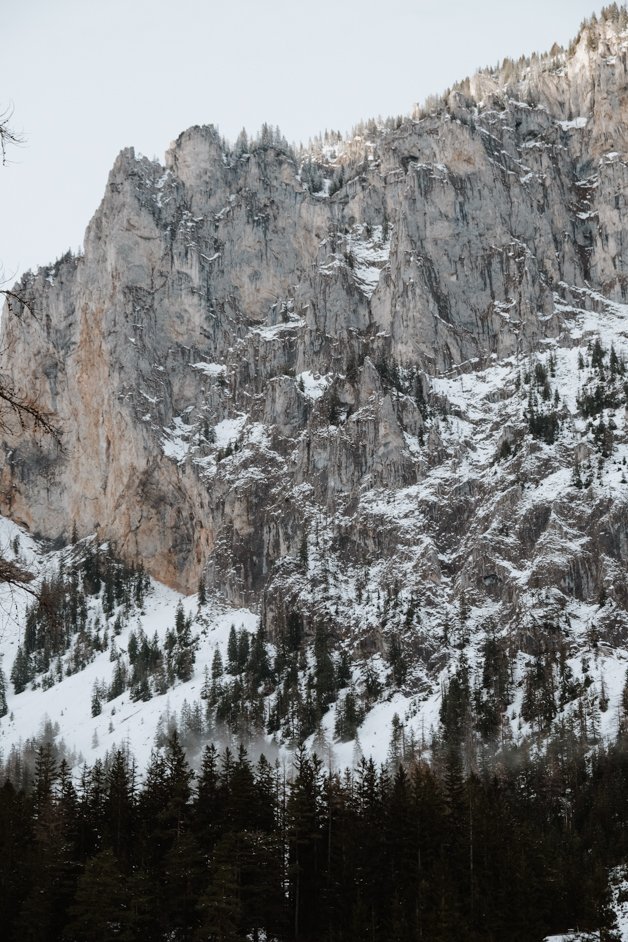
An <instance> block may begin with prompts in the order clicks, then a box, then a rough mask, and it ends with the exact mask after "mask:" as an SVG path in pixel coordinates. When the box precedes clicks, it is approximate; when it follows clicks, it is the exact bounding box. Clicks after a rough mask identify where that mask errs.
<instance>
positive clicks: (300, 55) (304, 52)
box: [0, 0, 602, 280]
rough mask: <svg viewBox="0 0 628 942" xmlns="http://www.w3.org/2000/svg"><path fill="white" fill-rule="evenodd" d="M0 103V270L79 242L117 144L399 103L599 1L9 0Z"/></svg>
mask: <svg viewBox="0 0 628 942" xmlns="http://www.w3.org/2000/svg"><path fill="white" fill-rule="evenodd" d="M3 6H4V9H3V14H2V32H3V35H2V39H3V43H2V46H3V50H2V57H1V59H0V103H2V104H3V105H4V104H9V103H11V104H12V105H13V106H14V109H15V113H14V118H13V124H14V126H15V127H16V128H17V129H18V130H23V132H24V134H25V136H26V145H25V146H24V147H22V148H20V149H19V150H18V151H15V150H14V151H13V152H12V153H11V155H10V156H11V158H12V161H13V162H12V164H10V165H9V166H8V167H6V168H4V169H0V213H1V215H0V262H1V264H2V267H3V269H4V274H5V278H7V279H9V280H13V278H14V277H15V276H16V275H17V274H18V273H19V272H21V271H23V270H25V269H26V268H29V267H31V266H36V265H39V264H45V263H47V262H50V261H53V260H54V259H55V258H56V257H58V256H59V255H61V254H62V253H63V252H64V251H65V250H66V249H67V248H73V249H76V248H77V247H78V246H79V245H80V244H81V242H82V238H83V232H84V230H85V226H86V225H87V222H88V220H89V218H90V216H91V215H92V214H93V212H94V210H95V209H96V207H97V205H98V203H99V201H100V198H101V196H102V193H103V190H104V186H105V182H106V179H107V173H108V171H109V168H110V167H111V164H112V163H113V160H114V158H115V156H116V154H117V153H118V151H119V150H120V149H121V148H122V147H125V146H128V145H133V146H134V147H135V148H136V150H138V151H140V152H141V153H144V154H147V155H148V156H150V157H152V156H157V157H159V158H160V159H161V158H163V153H164V151H165V150H166V148H167V147H168V145H169V143H170V141H171V140H172V139H173V138H175V137H176V136H177V135H178V134H179V132H180V131H182V130H183V129H184V128H186V127H189V126H190V125H192V124H207V123H213V124H217V125H218V126H219V127H220V130H221V132H222V133H223V134H224V135H225V136H226V137H228V138H230V139H232V140H233V139H234V138H235V137H236V136H237V134H238V131H239V130H240V128H241V127H242V126H246V128H247V130H249V131H251V132H254V131H257V129H258V128H259V126H260V125H261V124H262V122H263V121H267V122H268V123H270V124H273V125H275V124H278V125H279V126H280V127H281V129H282V131H283V133H284V134H285V135H286V137H287V138H288V139H289V140H294V141H300V140H302V141H304V142H306V141H307V140H308V138H309V137H310V136H311V135H314V134H315V133H316V132H317V131H319V130H324V129H325V128H334V129H338V130H342V131H344V130H347V129H349V128H350V127H351V126H352V125H353V124H354V123H355V122H356V121H358V120H359V119H360V118H368V117H371V116H375V115H378V114H382V115H388V114H401V113H407V112H408V111H409V110H410V108H411V107H412V105H413V103H414V102H416V101H422V100H423V99H424V98H426V96H427V95H429V94H432V93H435V92H440V91H442V90H443V89H444V88H445V87H447V86H448V85H450V84H451V83H452V82H453V81H455V80H456V79H459V78H464V77H465V76H466V75H468V74H470V73H471V72H473V71H474V70H475V69H476V68H477V67H479V66H482V65H486V64H488V63H491V64H494V63H495V62H497V61H498V60H501V59H502V58H504V56H519V55H521V54H522V53H527V52H532V51H533V50H535V49H536V50H539V51H541V50H545V49H549V48H550V46H551V45H552V43H553V42H554V41H555V40H556V41H558V42H561V43H566V42H567V41H568V40H569V39H570V38H571V37H572V36H574V35H575V34H576V32H577V30H578V27H579V24H580V22H581V20H582V19H583V18H584V17H585V16H587V15H589V14H590V13H592V12H593V10H594V9H595V10H596V11H599V9H600V8H601V6H602V4H601V3H599V2H596V0H525V2H522V0H415V2H410V0H378V2H373V0H309V2H307V3H304V2H302V0H221V2H218V0H204V2H203V0H176V2H172V0H171V2H165V0H55V2H54V3H51V2H50V0H8V2H7V3H6V4H3Z"/></svg>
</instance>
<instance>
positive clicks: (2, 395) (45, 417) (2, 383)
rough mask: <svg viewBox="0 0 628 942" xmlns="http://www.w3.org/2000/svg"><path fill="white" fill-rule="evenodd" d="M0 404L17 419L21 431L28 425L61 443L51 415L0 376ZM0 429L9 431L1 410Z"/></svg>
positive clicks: (58, 431)
mask: <svg viewBox="0 0 628 942" xmlns="http://www.w3.org/2000/svg"><path fill="white" fill-rule="evenodd" d="M0 402H2V403H4V405H5V406H7V407H8V411H9V413H10V414H11V415H13V416H14V417H15V418H16V419H17V421H18V423H19V426H20V428H21V429H26V428H27V427H28V426H29V425H30V427H31V428H32V429H35V430H36V431H39V432H43V433H44V434H46V435H51V436H52V438H54V440H55V441H56V442H57V443H58V444H60V443H61V430H60V429H59V427H58V425H56V424H55V422H54V416H53V413H52V412H46V411H45V410H44V409H42V408H41V406H39V405H38V404H37V402H36V401H35V400H34V399H31V398H30V397H29V396H25V395H23V394H22V393H20V392H18V391H17V390H16V389H15V387H14V386H13V384H12V383H11V381H10V380H8V379H7V378H6V377H5V376H1V375H0ZM0 428H2V429H3V430H5V431H9V430H10V425H9V422H8V420H7V419H6V418H5V417H4V416H3V415H2V409H1V408H0Z"/></svg>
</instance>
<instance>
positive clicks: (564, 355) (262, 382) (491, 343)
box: [0, 21, 628, 666]
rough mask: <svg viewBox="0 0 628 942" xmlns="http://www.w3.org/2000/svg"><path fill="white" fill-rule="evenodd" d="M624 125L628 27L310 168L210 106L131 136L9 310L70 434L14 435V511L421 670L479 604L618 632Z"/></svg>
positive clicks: (478, 80) (57, 533)
mask: <svg viewBox="0 0 628 942" xmlns="http://www.w3.org/2000/svg"><path fill="white" fill-rule="evenodd" d="M506 71H510V72H511V74H510V75H506V74H505V73H506ZM627 128H628V33H626V32H625V24H624V23H623V21H613V22H610V21H609V22H603V23H601V24H595V25H591V26H589V27H588V28H587V29H585V30H584V31H583V32H582V33H581V35H580V37H579V39H578V41H577V42H576V43H575V44H574V45H573V47H572V48H571V49H570V50H569V52H559V53H557V54H556V55H554V56H547V57H543V58H541V59H538V58H537V59H533V60H532V61H531V62H529V63H519V64H517V65H515V66H513V68H512V69H509V70H507V69H506V66H504V68H503V69H502V71H501V73H498V72H494V73H484V74H480V75H478V76H476V77H474V78H473V79H472V80H470V81H469V80H467V81H466V82H463V83H461V85H460V86H458V87H457V88H456V89H455V90H454V91H452V92H451V93H449V94H448V95H447V96H446V98H445V99H443V100H442V101H441V102H440V103H439V105H438V107H436V108H435V109H434V110H433V111H432V112H431V113H429V114H426V115H421V116H420V115H417V116H416V119H407V120H404V121H403V122H402V123H401V124H400V125H399V126H398V127H395V128H392V127H388V128H380V129H377V128H375V127H371V128H367V129H365V132H364V133H363V134H362V135H361V136H358V137H356V138H354V139H353V140H351V141H344V142H343V141H340V142H335V143H334V145H333V146H331V145H330V146H329V147H328V148H326V149H323V150H322V151H321V152H320V153H313V154H311V155H309V156H307V157H306V158H303V156H302V155H301V156H299V157H297V156H295V155H294V154H293V153H291V152H290V151H288V150H286V148H285V147H283V146H281V144H280V143H278V142H277V141H274V142H273V141H272V140H270V141H262V142H258V143H256V144H254V145H251V146H249V147H248V148H246V149H244V148H239V149H237V150H234V149H232V148H229V147H227V146H226V145H225V144H224V143H223V142H221V140H220V137H219V135H218V134H217V132H216V131H215V130H214V129H213V128H211V127H202V128H199V127H196V128H191V129H190V130H188V131H186V132H185V133H183V134H182V135H181V136H180V137H179V138H178V140H177V141H176V142H175V143H174V144H173V146H172V147H171V149H170V151H169V152H168V154H167V155H166V161H165V166H162V165H160V164H159V163H157V162H151V161H149V160H147V159H146V158H143V157H137V156H136V155H135V154H134V152H133V150H131V149H129V150H126V151H123V152H122V153H121V154H120V156H119V157H118V159H117V161H116V163H115V165H114V167H113V170H112V171H111V175H110V177H109V181H108V184H107V190H106V193H105V196H104V198H103V201H102V203H101V205H100V207H99V208H98V210H97V212H96V214H95V216H94V218H93V219H92V221H91V223H90V224H89V227H88V229H87V233H86V237H85V248H84V255H83V256H81V257H79V258H74V257H66V258H64V259H62V260H61V261H60V262H58V263H57V264H56V265H54V266H52V267H50V268H43V269H40V270H39V271H38V272H37V273H35V274H29V275H27V276H26V277H25V278H24V279H23V281H22V283H21V285H20V286H19V287H18V289H17V293H18V294H19V295H20V296H22V297H23V298H25V299H27V300H28V301H29V303H30V307H31V309H32V311H33V312H34V315H35V316H34V317H33V316H31V315H30V314H28V313H27V312H26V311H25V310H18V308H19V305H15V304H14V310H13V312H12V313H13V314H14V315H16V316H9V315H7V314H5V316H4V319H3V328H2V329H3V343H2V346H3V349H4V353H3V370H4V372H5V374H8V375H9V376H10V377H11V378H12V380H13V381H14V382H15V383H16V384H17V385H18V386H20V387H21V388H23V389H24V390H27V391H28V392H29V393H30V394H33V395H36V397H37V399H38V401H39V402H40V403H41V404H42V405H44V406H45V407H46V408H48V409H50V410H51V411H52V412H54V414H55V415H56V416H57V420H58V424H59V426H60V428H61V429H62V442H61V447H58V446H57V445H56V444H55V443H54V442H53V441H51V440H49V439H46V438H41V437H37V436H36V435H31V434H30V433H28V431H25V430H23V429H20V428H16V429H15V430H14V431H13V433H7V434H5V435H4V437H3V441H2V472H1V475H2V476H1V480H0V485H1V487H0V509H1V510H2V512H3V513H6V514H8V515H9V516H12V517H13V519H15V520H16V521H18V522H20V523H22V524H25V525H26V526H27V527H28V528H29V529H30V530H31V531H32V532H34V533H37V534H43V535H45V536H47V537H50V538H53V539H67V538H68V537H69V536H70V533H71V530H72V527H73V525H75V526H76V527H77V529H78V532H79V534H81V535H83V534H87V533H91V532H94V531H98V532H99V533H100V535H101V536H102V537H103V538H107V539H112V540H115V541H116V543H117V545H118V549H119V551H121V552H122V553H123V554H125V555H126V556H128V557H141V558H142V559H143V561H144V563H145V565H146V566H147V567H148V568H149V569H150V571H151V572H152V574H153V575H154V576H156V577H157V578H158V579H161V580H163V581H165V582H167V583H169V584H170V585H173V586H176V587H178V588H183V589H186V590H190V591H191V590H193V589H195V587H196V585H197V582H198V579H199V576H200V575H201V574H204V575H205V577H206V580H207V581H208V584H209V585H210V586H211V587H212V588H213V589H214V590H215V591H217V592H219V593H222V594H224V595H225V596H226V597H227V598H228V599H229V600H231V601H234V602H237V603H238V604H246V605H249V606H253V607H257V608H259V609H261V610H262V611H263V612H264V614H265V616H266V618H267V623H268V625H269V626H270V630H271V631H279V630H280V628H281V625H282V624H283V622H284V620H285V618H286V613H287V611H289V610H291V609H293V608H298V609H299V610H300V611H302V612H303V613H304V614H305V616H306V620H307V619H308V618H309V619H311V622H312V623H313V622H314V621H316V620H320V619H325V620H327V621H329V622H331V623H333V624H335V625H336V626H337V627H338V628H339V630H341V631H343V632H344V631H346V630H347V629H349V628H351V629H352V632H353V635H352V637H353V638H354V639H355V644H356V645H357V647H358V649H359V650H361V651H364V652H366V653H368V652H373V651H376V650H378V649H379V648H380V647H381V646H382V645H383V643H384V641H383V636H384V634H385V631H386V626H387V625H388V626H391V625H395V626H397V627H398V628H399V629H400V630H403V631H407V633H408V639H409V640H408V644H410V645H412V648H413V650H414V649H416V652H417V654H418V656H419V657H420V659H422V662H423V663H425V664H426V665H428V666H429V665H430V664H433V663H437V662H438V659H439V657H441V655H442V638H443V636H445V637H446V636H447V629H448V625H453V624H456V625H457V624H459V623H462V622H464V619H465V617H466V616H465V615H464V611H465V610H467V609H471V610H472V611H474V612H475V614H476V617H477V618H478V619H483V618H489V617H490V618H494V619H498V620H502V621H503V623H504V624H509V625H510V626H511V628H512V629H513V630H516V631H519V632H521V637H522V638H524V636H525V632H526V631H527V630H528V629H527V628H526V627H525V626H526V625H527V624H528V621H527V619H528V620H529V613H530V612H534V611H540V610H543V611H547V610H548V609H551V610H552V611H553V612H554V613H555V614H556V617H558V614H557V613H567V614H568V613H569V611H571V610H572V609H573V606H575V605H580V606H582V605H584V606H585V609H581V611H585V615H586V618H595V619H596V620H597V621H600V623H604V624H605V625H606V626H607V630H608V632H609V637H610V636H611V635H612V636H613V637H615V638H619V637H623V634H624V632H625V630H626V619H625V614H624V613H625V609H626V607H627V606H628V583H627V581H626V564H627V562H628V515H627V514H626V509H627V496H626V495H627V494H628V485H627V484H626V471H625V465H626V458H627V456H628V439H627V437H626V414H625V403H626V393H625V389H624V385H623V383H624V379H623V378H622V377H623V364H622V353H625V354H626V356H628V342H627V333H628V309H627V308H625V307H623V304H624V303H625V302H626V301H628V279H627V272H628V269H627V266H628V255H627V254H626V248H625V246H626V245H628V222H627V217H626V214H625V201H626V197H627V194H628V161H627V160H626V153H627V151H628V142H627V141H626V134H627V131H626V129H627ZM306 165H307V167H308V168H309V172H310V177H308V179H311V171H312V167H314V168H315V169H316V171H317V173H319V174H320V175H321V176H322V177H323V178H325V179H324V180H323V183H322V188H321V189H320V190H319V191H318V192H312V189H314V187H313V186H308V185H306V182H305V180H306V174H305V172H304V168H305V167H306ZM598 337H599V339H600V343H601V353H599V354H598V353H595V351H594V345H595V341H596V338H598ZM611 347H612V348H613V349H612V351H611ZM613 357H615V361H616V362H615V361H613V362H612V358H613ZM598 386H603V389H604V392H603V394H602V399H601V400H600V398H599V396H598V400H597V406H595V405H593V406H591V408H588V407H587V406H586V403H585V405H584V406H583V401H584V400H583V393H586V395H588V396H590V397H592V400H593V399H594V398H595V390H596V389H597V387H598ZM605 397H606V398H605ZM587 401H588V400H587ZM600 403H601V404H600ZM598 406H599V408H598ZM592 410H593V411H592ZM600 423H601V424H602V428H601V429H600ZM600 602H603V603H605V604H604V605H602V606H601V607H600V604H599V603H600ZM461 611H462V612H463V615H461V614H460V613H461ZM561 617H562V616H561ZM565 617H566V616H565ZM583 617H585V616H583ZM437 628H438V631H437V630H436V629H437ZM524 640H525V639H524ZM522 643H523V642H522Z"/></svg>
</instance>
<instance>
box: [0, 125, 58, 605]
mask: <svg viewBox="0 0 628 942" xmlns="http://www.w3.org/2000/svg"><path fill="white" fill-rule="evenodd" d="M12 116H13V109H12V108H9V109H7V110H5V111H4V112H2V113H0V154H1V155H2V166H6V164H7V148H9V147H10V146H12V145H17V144H21V143H23V140H24V139H23V137H22V135H21V134H19V133H18V132H17V131H15V130H14V129H13V128H12V127H11V118H12ZM0 295H2V296H3V297H4V299H5V301H6V309H7V312H8V314H9V315H11V316H14V317H18V318H19V317H22V316H23V315H24V314H27V315H28V316H30V317H34V316H35V315H34V312H33V308H32V305H31V304H30V303H29V301H28V300H27V299H25V298H23V297H21V296H20V295H19V294H17V293H16V292H15V291H11V290H9V289H8V288H0ZM16 429H17V430H18V431H22V432H24V431H26V430H27V429H30V430H33V431H36V432H41V433H43V434H45V435H51V436H52V437H53V438H54V439H55V440H56V441H57V442H60V432H59V428H58V426H57V425H56V424H55V421H54V416H53V415H52V413H50V412H47V411H46V410H45V409H43V408H42V407H41V406H40V405H39V404H38V402H37V400H36V399H35V398H34V397H32V396H30V395H29V394H28V393H24V392H22V391H21V390H19V389H18V388H17V386H16V385H15V383H14V382H13V380H12V379H10V378H9V377H7V376H5V375H4V374H3V373H0V431H2V432H10V431H13V432H15V431H16ZM33 580H34V576H33V574H32V573H31V572H29V571H28V569H25V568H24V567H23V566H21V565H19V563H17V562H13V561H11V560H10V559H8V558H7V556H6V555H5V554H3V553H2V551H1V550H0V585H2V584H4V585H9V586H11V587H14V588H17V587H19V588H21V589H26V591H28V592H31V593H33V594H35V593H34V590H33V589H32V588H31V587H30V586H29V583H31V582H33Z"/></svg>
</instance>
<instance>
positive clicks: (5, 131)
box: [0, 108, 24, 167]
mask: <svg viewBox="0 0 628 942" xmlns="http://www.w3.org/2000/svg"><path fill="white" fill-rule="evenodd" d="M12 117H13V108H7V109H6V111H3V112H2V113H0V153H1V154H2V166H3V167H5V166H6V163H7V147H10V146H16V147H17V146H19V145H20V144H23V143H24V136H23V135H22V134H20V133H19V132H18V131H15V130H14V129H13V128H12V127H11V125H10V121H11V118H12Z"/></svg>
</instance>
